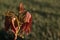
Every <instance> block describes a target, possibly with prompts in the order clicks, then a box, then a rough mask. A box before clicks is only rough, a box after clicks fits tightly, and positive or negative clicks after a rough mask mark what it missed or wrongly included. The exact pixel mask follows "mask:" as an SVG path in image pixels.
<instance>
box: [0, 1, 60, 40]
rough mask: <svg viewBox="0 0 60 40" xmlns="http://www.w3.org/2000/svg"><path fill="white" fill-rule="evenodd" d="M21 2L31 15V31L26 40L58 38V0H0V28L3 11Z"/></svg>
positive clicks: (59, 15)
mask: <svg viewBox="0 0 60 40" xmlns="http://www.w3.org/2000/svg"><path fill="white" fill-rule="evenodd" d="M20 2H23V3H24V7H25V9H26V10H28V11H29V12H30V13H31V15H32V17H33V22H32V31H31V34H30V35H29V36H28V37H26V39H28V40H60V0H0V29H2V28H4V16H3V15H4V13H5V12H6V11H7V10H12V11H14V12H15V14H16V15H17V14H18V10H17V7H18V6H19V3H20Z"/></svg>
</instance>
